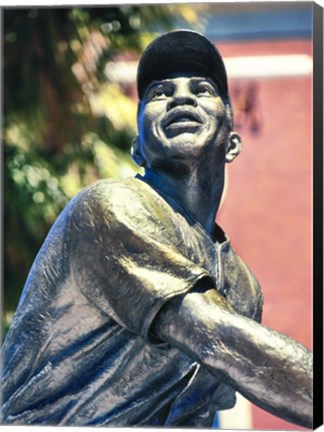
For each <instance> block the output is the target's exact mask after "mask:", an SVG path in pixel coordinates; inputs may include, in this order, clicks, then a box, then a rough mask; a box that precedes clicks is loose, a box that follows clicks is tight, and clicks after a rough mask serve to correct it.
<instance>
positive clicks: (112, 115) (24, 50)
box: [3, 5, 197, 330]
mask: <svg viewBox="0 0 324 432" xmlns="http://www.w3.org/2000/svg"><path fill="white" fill-rule="evenodd" d="M186 15H187V16H188V17H189V18H190V21H191V22H193V21H194V20H195V18H197V16H196V15H195V13H194V12H193V10H191V9H190V8H188V7H187V6H172V5H170V6H167V5H164V6H137V5H125V6H119V7H117V6H112V7H104V8H103V7H92V8H91V7H86V8H80V7H71V8H20V9H17V8H13V9H9V8H8V9H5V10H4V11H3V40H4V45H3V59H4V67H3V79H4V81H3V82H4V85H3V103H4V105H3V107H4V110H3V113H4V118H3V162H4V170H3V192H4V193H3V199H4V203H3V204H4V293H3V294H4V295H3V300H4V314H3V316H4V326H5V328H4V329H5V330H6V327H7V326H8V325H9V323H10V320H11V318H12V314H13V312H14V310H15V308H16V305H17V303H18V299H19V296H20V292H21V289H22V287H23V285H24V282H25V280H26V277H27V274H28V271H29V269H30V267H31V264H32V262H33V260H34V258H35V256H36V254H37V252H38V250H39V248H40V246H41V244H42V242H43V241H44V238H45V236H46V234H47V232H48V231H49V229H50V227H51V225H52V224H53V222H54V220H55V219H56V217H57V216H58V214H59V213H60V211H61V210H62V209H63V207H64V206H65V205H66V203H67V202H68V201H69V199H70V198H71V197H72V196H73V195H75V194H76V193H77V192H78V191H79V190H80V189H81V188H83V187H84V186H85V185H87V184H89V183H91V182H93V181H95V180H97V179H98V178H101V177H116V178H122V177H126V176H129V175H133V174H134V173H135V172H136V171H137V168H136V167H135V165H134V164H133V162H132V160H131V157H130V154H129V153H130V145H131V142H132V139H133V137H134V136H135V134H136V109H137V106H136V100H135V98H134V92H133V96H132V94H131V90H132V89H131V88H130V87H129V84H128V87H127V86H123V84H122V83H116V82H109V80H108V79H107V64H112V63H109V62H112V61H114V59H115V58H116V57H122V56H123V55H124V56H125V58H126V60H128V59H130V60H134V59H135V60H136V59H137V57H138V53H139V52H141V51H142V50H143V48H144V46H146V45H147V43H148V42H149V41H150V40H151V39H152V38H153V37H154V32H157V31H161V30H167V29H170V28H172V26H173V23H174V19H175V18H176V17H182V18H185V17H186Z"/></svg>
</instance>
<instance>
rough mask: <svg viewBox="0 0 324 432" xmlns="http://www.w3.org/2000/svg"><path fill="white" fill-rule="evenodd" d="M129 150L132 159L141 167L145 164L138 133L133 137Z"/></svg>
mask: <svg viewBox="0 0 324 432" xmlns="http://www.w3.org/2000/svg"><path fill="white" fill-rule="evenodd" d="M131 152H132V158H133V161H134V162H135V163H136V164H137V165H139V166H141V167H143V166H145V159H144V156H143V154H142V151H141V146H140V139H139V136H138V135H137V136H136V137H135V138H134V139H133V142H132V150H131Z"/></svg>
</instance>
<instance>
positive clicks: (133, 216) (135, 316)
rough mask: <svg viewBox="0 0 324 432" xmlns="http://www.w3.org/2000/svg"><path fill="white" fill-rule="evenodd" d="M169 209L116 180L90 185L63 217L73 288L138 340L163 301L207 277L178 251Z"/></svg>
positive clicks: (182, 245) (177, 235)
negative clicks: (67, 221)
mask: <svg viewBox="0 0 324 432" xmlns="http://www.w3.org/2000/svg"><path fill="white" fill-rule="evenodd" d="M173 219H174V215H173V211H172V209H171V208H170V207H169V206H167V205H165V206H164V205H161V202H160V203H159V205H157V203H155V201H154V197H153V199H152V197H151V196H150V195H147V193H144V194H141V192H140V191H138V190H134V189H132V188H129V187H127V186H126V185H120V184H115V185H113V184H110V183H109V184H108V183H105V182H101V183H97V184H96V185H95V186H93V187H92V188H89V189H88V190H87V191H86V192H84V193H83V194H82V195H81V196H80V197H79V199H78V202H77V204H76V206H75V211H74V214H73V216H72V218H71V220H70V227H69V248H70V253H69V255H70V257H71V265H72V272H73V277H74V280H75V282H76V283H77V285H78V286H79V288H80V290H81V292H82V293H83V294H84V295H85V296H86V297H88V299H90V300H91V302H93V303H94V304H95V305H96V306H97V307H99V308H100V309H101V310H102V311H103V312H104V313H106V314H108V315H109V316H110V318H112V319H114V320H115V321H116V322H118V323H119V324H120V325H121V326H123V327H125V328H127V329H128V330H129V331H131V332H134V333H136V334H137V335H140V336H142V337H144V338H147V337H148V336H149V329H150V325H151V323H152V321H153V320H154V318H155V316H156V315H157V313H158V311H159V310H160V308H161V307H162V305H163V304H164V303H165V302H166V301H168V300H169V299H171V298H173V297H175V296H178V295H181V294H184V293H186V292H188V291H189V290H190V289H192V288H193V287H194V286H195V284H196V283H197V282H198V281H199V280H201V279H203V278H207V279H208V283H209V284H210V286H211V287H212V286H215V281H214V278H213V277H212V276H211V275H210V274H209V273H208V271H207V270H205V269H204V268H203V267H201V266H200V265H199V263H198V264H197V263H195V262H194V260H192V259H189V258H188V257H187V254H186V245H185V242H184V241H183V237H182V236H181V235H180V231H181V230H179V229H177V228H178V227H177V224H176V222H175V221H174V220H173Z"/></svg>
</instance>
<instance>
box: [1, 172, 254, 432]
mask: <svg viewBox="0 0 324 432" xmlns="http://www.w3.org/2000/svg"><path fill="white" fill-rule="evenodd" d="M217 233H218V234H217V236H216V237H217V240H216V241H213V240H212V239H211V237H210V236H209V235H208V233H207V232H206V231H205V230H204V229H203V227H202V226H201V225H200V224H199V223H198V222H196V221H195V220H194V219H193V218H192V217H191V215H189V214H188V213H187V212H186V211H185V209H183V208H182V207H181V205H180V204H179V203H177V202H176V201H173V200H172V199H171V198H168V197H166V196H162V195H161V193H160V192H159V191H157V190H155V189H154V188H153V187H152V186H151V185H149V184H148V183H146V182H145V181H143V179H142V178H139V177H138V178H129V179H126V180H124V181H112V180H101V181H99V182H96V183H94V184H93V185H91V186H89V187H88V188H86V189H84V190H83V191H82V192H80V193H79V194H78V195H77V196H76V197H75V198H74V199H73V200H72V201H71V202H70V203H69V204H68V205H67V207H66V208H65V209H64V211H63V212H62V213H61V215H60V216H59V217H58V219H57V221H56V222H55V224H54V225H53V227H52V229H51V231H50V233H49V235H48V236H47V239H46V240H45V242H44V245H43V246H42V248H41V250H40V252H39V254H38V255H37V258H36V260H35V262H34V264H33V267H32V269H31V271H30V274H29V276H28V279H27V281H26V285H25V287H24V290H23V293H22V297H21V299H20V302H19V306H18V309H17V312H16V314H15V317H14V320H13V323H12V325H11V328H10V330H9V332H8V335H7V338H6V340H5V343H4V346H3V349H2V362H3V366H2V392H3V394H2V396H3V408H2V422H3V423H8V424H9V423H12V424H37V425H44V424H47V425H74V426H82V425H110V426H130V425H142V426H145V425H150V426H154V425H164V426H169V427H171V426H174V425H179V426H210V425H211V424H212V419H213V415H214V413H215V410H219V409H225V408H229V407H231V406H233V404H234V403H235V393H234V391H233V390H232V389H231V388H229V387H227V386H226V385H225V384H223V383H220V382H219V381H218V380H217V379H216V378H215V377H214V376H213V375H211V374H210V373H209V372H208V371H207V369H205V368H204V367H203V366H201V365H199V364H197V363H196V362H195V361H194V360H193V359H191V358H190V357H188V356H187V355H186V354H184V353H182V352H181V351H179V350H178V349H177V348H175V347H172V346H170V345H169V344H167V343H164V342H163V341H161V340H159V339H157V338H156V337H155V335H154V334H152V331H151V327H152V322H153V321H154V318H155V317H156V315H157V314H158V312H159V310H160V309H161V307H162V306H163V305H164V304H165V303H167V302H168V301H169V300H170V299H172V298H174V297H176V296H179V295H182V294H185V293H187V292H189V291H190V290H192V289H193V288H194V287H195V285H196V284H197V283H198V281H201V280H202V279H205V282H207V285H208V286H210V287H211V288H214V289H216V290H218V291H219V292H220V293H222V294H223V295H224V296H225V297H226V298H227V299H228V301H229V302H230V303H232V304H233V305H235V308H236V310H238V311H239V313H241V314H243V315H245V316H248V317H250V318H253V319H255V320H257V321H260V317H261V309H262V296H261V291H260V288H259V285H258V283H257V281H256V279H255V277H254V276H253V274H252V273H251V272H250V270H249V269H248V268H247V266H246V265H245V264H244V263H243V261H242V260H241V259H240V258H239V257H238V256H237V255H236V254H235V253H234V251H233V249H232V248H231V245H230V242H229V240H228V238H227V237H226V236H225V234H224V233H223V232H222V230H221V229H220V228H217Z"/></svg>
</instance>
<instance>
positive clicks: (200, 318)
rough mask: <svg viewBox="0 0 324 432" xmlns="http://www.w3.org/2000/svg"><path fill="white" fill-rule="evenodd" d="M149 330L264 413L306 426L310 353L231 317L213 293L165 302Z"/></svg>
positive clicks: (308, 422)
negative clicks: (199, 364)
mask: <svg viewBox="0 0 324 432" xmlns="http://www.w3.org/2000/svg"><path fill="white" fill-rule="evenodd" d="M153 331H154V332H155V333H156V334H157V335H158V336H159V337H160V338H161V339H163V340H165V341H168V342H169V343H170V344H172V345H173V346H176V347H178V348H179V349H181V350H182V351H183V352H185V353H186V354H187V355H189V356H191V357H192V358H194V359H195V360H196V361H198V362H200V363H201V364H203V365H204V366H205V367H207V368H208V369H209V371H210V372H211V373H213V374H214V375H216V376H217V377H218V378H219V379H221V380H222V381H223V382H226V383H227V384H229V385H230V386H232V387H233V388H235V389H236V390H237V391H239V392H240V393H241V394H242V395H243V396H245V397H246V398H247V399H249V400H250V401H251V402H253V403H254V404H256V405H258V406H259V407H261V408H263V409H265V410H267V411H269V412H270V413H272V414H274V415H276V416H278V417H281V418H283V419H285V420H288V421H291V422H293V423H296V424H298V425H301V426H304V427H309V428H311V427H312V409H313V408H312V401H313V398H312V382H313V380H312V379H313V376H312V363H313V360H312V353H311V352H310V351H309V350H307V349H306V348H305V347H304V346H303V345H301V344H299V343H298V342H296V341H295V340H293V339H291V338H289V337H287V336H284V335H282V334H280V333H278V332H276V331H273V330H270V329H268V328H266V327H264V326H262V325H260V324H258V323H256V322H255V321H253V320H251V319H249V318H245V317H243V316H242V315H239V314H237V313H236V312H234V310H233V309H232V308H231V306H230V305H229V304H228V303H227V302H226V300H224V298H223V297H222V296H221V295H220V294H218V293H217V292H216V290H214V289H210V290H207V291H206V292H190V293H188V294H186V295H184V296H182V297H178V298H175V299H173V300H171V301H169V302H168V303H167V304H166V305H164V307H163V308H162V310H161V311H160V312H159V314H158V316H157V317H156V320H155V322H154V324H153Z"/></svg>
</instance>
